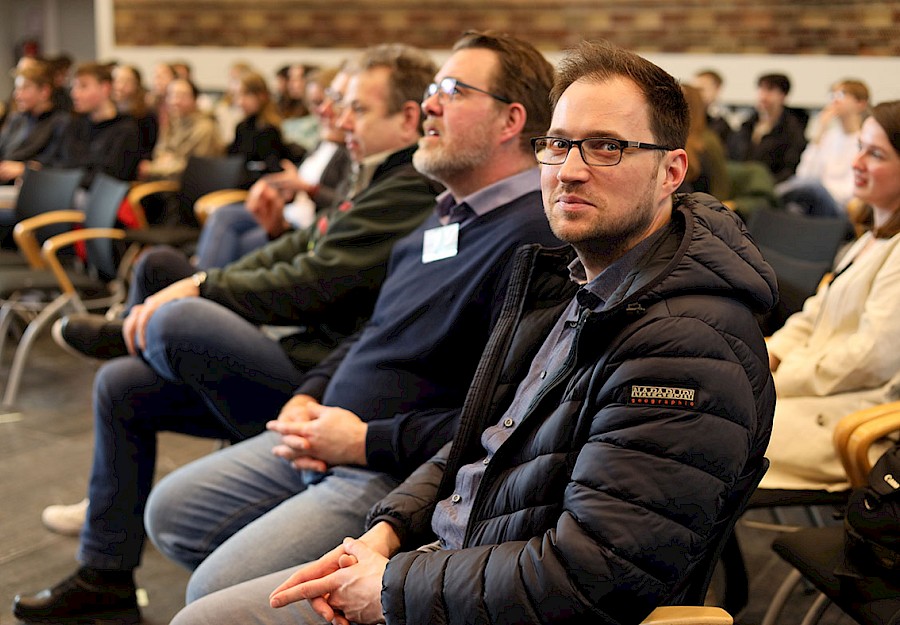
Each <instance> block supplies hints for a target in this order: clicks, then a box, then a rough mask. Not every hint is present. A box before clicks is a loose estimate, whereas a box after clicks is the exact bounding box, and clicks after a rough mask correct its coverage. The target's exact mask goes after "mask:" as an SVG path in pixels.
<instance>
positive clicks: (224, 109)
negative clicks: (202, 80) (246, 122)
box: [213, 61, 253, 145]
mask: <svg viewBox="0 0 900 625" xmlns="http://www.w3.org/2000/svg"><path fill="white" fill-rule="evenodd" d="M252 71H253V67H251V66H250V64H249V63H245V62H244V61H235V62H234V63H232V64H231V65H230V66H229V67H228V77H227V80H226V85H225V93H223V94H222V97H221V98H219V100H218V102H216V104H215V106H214V107H213V115H214V116H215V118H216V121H217V122H218V124H219V131H220V132H221V133H222V140H223V141H225V144H226V145H228V144H230V143H231V142H233V141H234V133H235V129H236V128H237V125H238V124H239V123H241V120H243V119H244V118H245V117H246V115H247V114H246V113H245V112H244V110H243V109H242V108H241V103H240V98H239V92H240V90H241V78H242V77H243V76H244V74H246V73H247V72H252Z"/></svg>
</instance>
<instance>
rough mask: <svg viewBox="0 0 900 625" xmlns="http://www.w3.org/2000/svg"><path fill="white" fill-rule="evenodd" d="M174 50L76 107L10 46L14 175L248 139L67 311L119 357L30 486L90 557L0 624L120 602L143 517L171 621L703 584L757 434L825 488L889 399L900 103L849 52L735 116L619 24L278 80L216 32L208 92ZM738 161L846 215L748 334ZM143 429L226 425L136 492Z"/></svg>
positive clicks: (93, 75)
mask: <svg viewBox="0 0 900 625" xmlns="http://www.w3.org/2000/svg"><path fill="white" fill-rule="evenodd" d="M189 69H190V68H189V66H187V65H185V64H171V65H168V64H166V65H159V66H157V67H156V68H155V70H154V75H153V80H152V84H151V86H150V88H149V90H145V88H144V86H143V85H142V77H141V74H140V72H139V70H138V69H137V68H135V67H132V66H128V65H118V66H115V67H111V66H109V65H103V64H98V63H87V64H83V65H80V66H78V67H77V68H76V69H75V71H74V75H73V80H72V87H71V100H72V110H73V113H69V112H68V111H66V110H64V109H63V108H61V107H60V106H59V105H58V104H57V103H56V100H55V99H54V96H53V93H54V82H53V78H52V76H51V72H50V69H49V67H48V66H47V65H46V64H45V63H43V62H41V61H37V60H35V61H32V62H27V63H24V64H22V65H21V66H20V67H19V68H18V69H17V70H16V85H15V94H14V95H15V97H14V100H15V108H16V111H15V113H13V114H12V115H10V116H9V117H8V119H7V120H6V122H5V124H4V126H3V128H2V132H0V182H4V183H6V182H13V181H15V180H16V179H17V178H19V177H21V176H22V174H23V172H24V170H25V168H26V167H39V166H45V167H80V168H83V170H84V172H85V179H84V183H83V184H84V185H85V186H87V185H89V184H90V180H91V177H92V175H93V174H94V173H95V172H98V171H103V172H106V173H108V174H110V175H113V176H115V177H117V178H120V179H123V180H162V179H177V178H178V177H179V176H180V174H181V173H182V172H183V171H184V169H185V167H186V165H187V162H188V160H189V159H190V157H191V156H211V157H215V156H225V155H226V154H240V155H242V156H243V158H244V160H245V163H246V178H245V187H246V188H247V189H248V192H247V195H246V199H245V200H243V201H241V202H237V203H233V204H230V205H227V206H224V207H221V208H219V209H218V210H216V211H215V212H213V213H212V215H211V216H210V218H209V219H208V220H207V221H206V223H205V224H204V226H203V229H202V231H201V234H200V240H199V242H198V244H197V248H196V250H192V252H194V253H193V254H191V255H189V254H188V253H186V252H185V251H184V250H182V249H176V248H173V247H164V246H157V247H154V248H151V249H150V250H149V251H146V252H144V253H143V255H142V256H141V257H140V259H139V261H138V262H137V264H136V266H135V268H134V270H133V275H132V278H131V281H130V289H129V293H128V300H127V302H126V306H125V309H124V312H123V313H122V315H121V316H119V317H117V318H108V317H106V316H103V315H96V314H72V315H69V316H67V317H64V318H62V319H60V320H59V321H58V322H57V325H56V326H55V327H54V337H55V338H56V339H57V341H58V342H59V343H60V345H61V346H63V347H64V348H66V349H68V350H70V351H74V352H76V353H78V354H80V355H81V356H86V357H90V358H94V359H99V360H103V361H105V362H103V364H102V366H101V367H100V369H99V371H98V372H97V374H96V379H95V383H94V387H93V411H94V424H95V429H94V451H93V461H92V466H91V474H90V480H89V486H88V492H87V497H86V499H85V500H84V501H83V502H82V503H80V504H75V505H72V506H61V507H60V506H55V507H51V508H52V509H48V510H46V511H45V515H44V520H45V523H46V524H47V525H48V526H49V527H50V528H51V529H54V530H57V531H62V532H72V533H75V532H77V533H79V550H78V555H77V560H78V562H79V566H78V568H77V569H76V570H75V571H74V573H73V574H72V575H71V576H69V577H67V578H65V579H64V580H62V581H61V582H58V583H56V584H53V585H49V586H48V588H47V589H46V590H44V591H41V592H37V593H35V594H28V593H24V594H21V595H19V596H17V597H16V599H15V602H14V605H13V613H14V615H15V616H16V617H17V618H19V619H22V620H24V621H27V622H41V623H78V622H83V621H85V620H87V621H90V620H96V621H103V622H105V621H109V622H117V623H137V622H139V621H140V611H139V608H138V604H137V598H136V586H135V579H134V571H135V569H136V568H138V567H139V565H140V563H141V557H142V550H143V546H144V542H145V540H146V538H148V537H149V538H150V540H151V541H152V542H153V543H154V544H155V545H156V547H157V548H158V549H159V550H160V551H161V552H162V553H163V554H165V555H166V556H167V557H169V558H171V559H172V560H174V561H176V562H178V563H179V564H181V565H183V566H185V567H186V568H188V569H189V570H190V571H192V573H191V577H190V581H189V583H188V586H187V589H186V604H187V605H186V606H185V608H184V609H183V610H182V611H181V612H180V613H179V614H178V615H177V616H176V617H175V621H174V622H175V623H177V624H179V625H184V624H188V623H212V622H214V623H220V622H265V623H282V622H283V623H325V622H335V623H349V622H354V623H379V622H388V623H392V622H407V623H422V624H425V623H435V622H447V623H474V622H490V623H537V622H542V623H552V622H591V623H595V622H596V623H639V622H640V621H641V619H643V618H644V617H645V616H646V615H647V614H649V613H650V612H651V611H652V610H653V609H654V608H656V607H657V606H661V605H670V604H678V603H692V602H697V601H700V600H702V596H696V589H695V588H694V584H693V582H692V580H694V579H697V578H701V579H702V578H705V575H706V572H707V569H708V568H709V567H710V559H715V557H716V556H717V553H718V551H717V550H718V549H719V548H720V546H721V544H722V542H723V541H724V539H725V538H726V534H727V533H728V532H729V531H730V527H731V524H732V523H733V521H734V519H735V518H736V517H737V515H739V514H740V512H741V510H742V506H743V504H744V502H745V501H746V498H747V497H748V496H749V493H750V492H751V491H752V490H753V489H754V488H755V485H756V483H757V481H758V480H759V478H760V475H761V473H762V471H763V470H764V467H765V461H764V456H765V457H767V458H768V459H769V460H770V461H771V468H770V469H769V471H768V473H767V474H766V475H765V476H764V477H763V478H762V480H763V481H762V487H763V488H775V489H812V488H817V489H826V490H835V489H841V488H846V487H847V483H846V478H845V476H844V474H843V471H842V469H841V466H840V463H839V462H838V461H837V459H836V458H835V456H834V452H833V451H832V447H831V432H832V431H833V428H834V426H835V424H836V422H837V421H838V420H839V419H840V418H841V417H843V416H845V415H846V414H848V413H850V412H853V411H855V410H858V409H860V408H864V407H868V406H872V405H876V404H878V403H881V402H884V401H889V400H892V399H896V397H894V395H895V393H896V389H897V388H900V385H898V384H897V381H898V380H897V377H898V375H900V362H898V358H900V356H897V354H900V349H897V350H895V349H892V348H891V346H892V345H893V343H894V339H893V335H892V333H891V332H890V323H891V320H892V319H893V318H894V317H895V316H897V315H898V314H900V310H898V307H900V298H898V297H894V290H895V289H897V288H898V286H897V285H900V281H898V278H900V276H898V277H896V278H895V277H894V272H895V271H896V272H900V256H898V254H900V252H897V251H896V250H895V247H896V243H897V241H900V237H898V233H900V185H898V181H900V103H898V102H886V103H881V104H879V105H878V106H875V107H874V108H870V106H869V101H870V95H869V91H868V88H867V86H866V85H864V84H863V83H861V82H860V81H856V80H851V79H845V80H841V81H838V82H836V83H834V85H833V86H832V89H831V100H830V102H829V104H828V105H827V106H826V107H825V108H824V109H823V110H822V112H821V113H820V114H819V115H818V116H817V117H816V118H815V119H814V120H813V121H812V122H810V125H811V126H812V130H811V131H810V135H809V137H810V140H809V143H808V144H807V139H806V135H805V132H806V127H807V116H806V114H805V112H803V111H800V110H797V109H791V108H790V107H788V106H787V105H786V97H787V95H788V93H789V91H790V86H791V85H790V80H789V79H788V77H787V76H785V75H783V74H767V75H764V76H761V77H760V78H759V79H758V102H757V104H756V107H755V110H754V112H753V113H752V115H751V116H750V117H749V118H748V119H746V120H744V121H743V122H741V123H740V124H738V123H736V122H735V119H734V118H733V116H731V115H730V114H728V112H727V111H726V110H725V108H724V107H723V105H722V104H721V102H720V96H719V90H720V88H721V87H722V84H723V81H722V78H721V76H719V75H718V74H717V73H716V72H714V71H712V70H705V71H703V72H700V73H698V74H697V75H696V76H695V77H694V81H693V83H692V84H690V85H688V84H680V83H679V82H678V81H677V80H676V79H675V78H674V77H673V76H671V75H669V74H668V73H666V72H665V71H664V70H663V69H661V68H660V67H657V66H656V65H654V64H653V63H651V62H649V61H647V60H646V59H644V58H642V57H640V56H638V55H636V54H634V53H632V52H629V51H626V50H623V49H621V48H618V47H616V46H614V45H611V44H608V43H605V42H596V43H591V42H584V43H582V44H581V45H579V46H578V47H576V48H575V49H573V50H572V51H570V52H569V53H568V54H567V55H566V57H565V58H564V59H563V60H562V61H561V62H560V63H559V65H558V66H557V67H556V68H554V67H553V66H551V65H550V64H549V63H548V61H547V60H546V59H545V58H544V56H543V55H542V54H541V53H540V52H539V51H538V50H536V49H535V48H534V47H533V46H532V45H530V44H529V43H527V42H525V41H523V40H520V39H518V38H515V37H512V36H508V35H502V34H497V33H479V32H470V33H466V34H465V35H463V36H462V37H461V38H460V39H459V40H458V41H457V42H456V44H455V46H454V47H453V49H452V51H451V54H450V55H449V56H448V57H447V58H446V60H445V61H444V63H443V64H442V65H441V66H436V65H435V64H434V61H433V60H432V58H431V56H430V55H429V54H427V53H426V52H424V51H422V50H418V49H415V48H412V47H409V46H405V45H400V44H384V45H379V46H374V47H372V48H370V49H367V50H365V51H364V52H362V53H361V54H359V55H357V56H355V57H353V58H349V59H347V60H346V61H345V62H344V63H343V64H342V65H341V67H340V68H334V69H324V68H312V67H308V66H304V65H302V64H295V65H289V66H285V67H284V68H282V70H281V71H279V73H278V79H279V80H278V83H277V84H278V85H279V88H278V90H277V91H276V92H274V93H273V92H270V89H269V87H268V85H267V81H266V79H265V77H264V76H263V75H261V74H260V73H258V72H256V71H254V70H253V69H252V68H251V67H249V66H248V65H246V64H244V63H235V64H234V65H232V66H231V67H230V68H229V70H228V71H229V88H228V91H227V92H226V94H225V96H224V97H222V98H221V99H220V101H219V102H218V103H216V104H215V105H213V106H210V105H209V104H208V103H204V98H203V96H202V94H201V93H200V92H199V90H198V88H197V86H196V85H195V83H194V82H193V81H192V79H191V77H190V72H189ZM285 120H291V123H287V122H285ZM283 124H284V125H283ZM223 125H227V128H223ZM287 129H290V130H289V131H288V130H287ZM744 161H754V162H758V163H761V164H762V165H761V166H762V167H764V169H765V170H766V171H767V172H768V173H767V175H769V174H771V185H772V188H773V193H777V199H776V201H777V202H779V203H780V205H781V206H782V208H783V209H784V210H791V211H794V212H801V213H804V214H807V215H810V216H811V217H810V218H813V217H814V216H824V215H831V216H834V215H848V217H847V218H848V220H849V219H850V218H851V216H852V218H853V219H854V220H856V221H857V222H858V223H859V224H861V226H860V227H861V228H862V229H865V233H864V234H862V236H860V237H859V238H858V239H857V240H856V241H854V242H852V243H851V244H850V245H849V247H848V249H847V250H846V252H845V253H844V254H843V255H842V256H841V258H840V259H839V260H838V261H837V262H836V265H835V271H834V273H833V274H832V275H831V277H830V279H829V280H828V281H826V282H825V283H823V285H822V286H821V287H820V289H819V290H818V292H817V293H816V294H815V295H814V296H813V297H811V298H810V299H809V300H807V302H806V303H805V305H804V306H803V309H802V310H801V311H799V312H797V313H796V314H794V315H793V316H791V317H790V318H789V319H788V321H787V323H786V324H785V325H784V327H783V328H781V329H780V330H778V331H777V332H776V333H775V334H774V335H773V336H772V337H771V338H770V339H769V340H768V342H767V341H766V340H765V339H764V337H763V334H762V331H761V329H760V325H759V319H760V318H761V317H762V316H763V315H765V314H766V313H767V312H768V311H770V310H771V309H772V308H773V307H774V306H775V304H776V302H777V300H778V285H777V278H776V274H775V272H774V271H773V269H772V268H771V267H770V266H769V264H768V263H767V262H766V259H765V258H764V255H763V253H762V252H760V250H759V249H758V248H757V246H756V244H755V243H754V241H753V239H752V237H751V236H750V235H749V234H748V231H747V228H746V227H745V225H744V223H743V219H742V217H744V216H746V215H744V214H742V213H741V214H739V213H738V212H736V211H735V210H733V209H731V208H728V207H727V206H726V205H725V204H723V203H722V201H724V200H730V199H732V198H733V197H735V195H737V194H739V190H738V189H735V188H734V187H735V185H733V184H732V182H733V181H732V180H731V179H730V177H729V171H730V169H729V168H730V167H731V166H732V164H733V163H734V162H744ZM776 183H778V184H777V187H776V186H775V185H776ZM773 197H776V196H775V195H773ZM720 200H721V201H720ZM854 202H858V203H859V204H860V205H864V206H865V209H864V210H861V211H858V212H853V213H852V215H849V214H848V206H849V205H852V204H853V203H854ZM0 271H2V269H0ZM776 396H777V402H776ZM162 431H174V432H179V433H182V434H187V435H191V436H197V437H205V438H212V439H223V440H226V441H228V442H230V443H231V444H230V445H229V446H226V447H224V448H222V449H220V450H218V451H216V452H214V453H212V454H210V455H208V456H206V457H203V458H201V459H199V460H196V461H194V462H192V463H190V464H188V465H186V466H183V467H180V468H179V469H177V470H175V471H174V472H173V473H171V474H169V475H168V476H166V477H165V478H164V479H163V480H161V481H160V482H159V483H158V484H156V485H154V484H153V473H154V466H155V462H156V451H157V434H158V433H159V432H162ZM770 438H771V440H770ZM702 590H705V589H702Z"/></svg>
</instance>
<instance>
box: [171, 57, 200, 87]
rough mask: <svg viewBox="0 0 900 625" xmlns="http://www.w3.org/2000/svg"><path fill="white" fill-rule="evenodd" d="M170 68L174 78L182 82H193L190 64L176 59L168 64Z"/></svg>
mask: <svg viewBox="0 0 900 625" xmlns="http://www.w3.org/2000/svg"><path fill="white" fill-rule="evenodd" d="M170 65H171V66H172V70H173V71H174V72H175V78H181V79H182V80H190V81H191V82H193V80H194V76H193V70H192V69H191V64H190V63H188V62H187V61H183V60H181V59H177V60H175V61H172V62H171V63H170Z"/></svg>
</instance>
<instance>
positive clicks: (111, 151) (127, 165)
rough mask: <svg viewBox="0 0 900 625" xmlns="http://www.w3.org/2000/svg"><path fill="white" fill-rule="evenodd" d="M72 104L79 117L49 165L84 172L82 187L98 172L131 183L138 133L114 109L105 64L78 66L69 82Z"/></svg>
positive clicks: (126, 117) (129, 119)
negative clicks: (74, 168)
mask: <svg viewBox="0 0 900 625" xmlns="http://www.w3.org/2000/svg"><path fill="white" fill-rule="evenodd" d="M72 105H73V108H74V110H75V112H76V113H78V115H76V116H75V117H74V118H73V119H72V121H71V122H70V123H69V125H68V126H67V128H66V132H65V134H64V135H63V139H62V141H60V144H59V149H58V150H57V151H56V153H55V154H54V156H53V157H52V158H51V159H50V163H49V164H50V165H53V166H56V167H80V168H82V169H84V170H85V174H84V178H82V182H81V184H82V186H84V187H85V188H86V187H89V186H90V184H91V182H92V181H93V180H94V174H95V173H96V172H98V171H102V172H105V173H107V174H109V175H110V176H113V177H114V178H119V179H120V180H134V179H135V176H136V174H137V165H138V161H139V160H140V133H139V131H138V125H137V122H136V121H134V119H133V118H132V117H131V116H130V115H122V114H121V113H119V111H118V109H116V105H115V103H114V102H113V100H112V72H111V69H110V67H109V66H108V65H101V64H99V63H84V64H82V65H79V66H78V68H77V69H76V70H75V78H74V80H73V82H72Z"/></svg>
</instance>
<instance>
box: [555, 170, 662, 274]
mask: <svg viewBox="0 0 900 625" xmlns="http://www.w3.org/2000/svg"><path fill="white" fill-rule="evenodd" d="M580 187H581V185H566V186H561V187H557V189H555V190H554V192H553V196H552V197H557V196H558V195H562V194H565V193H570V192H571V193H574V194H576V195H584V193H579V191H580ZM654 191H655V186H654V185H653V184H650V183H648V184H647V185H646V186H645V188H644V191H643V193H642V194H641V196H640V197H639V198H638V200H637V201H636V202H635V204H634V205H633V207H632V208H631V209H630V210H627V211H625V212H624V213H623V214H620V215H616V216H612V215H610V214H609V209H608V207H607V204H606V203H605V202H603V203H600V202H598V203H596V204H595V205H594V206H595V209H596V210H597V211H598V213H599V218H595V220H594V221H593V222H592V223H589V224H587V225H580V226H578V227H572V226H571V225H570V224H568V223H567V222H568V220H567V219H566V218H565V217H562V216H560V215H557V214H554V212H553V211H552V210H551V209H550V208H546V210H545V212H546V214H547V220H548V221H549V222H550V229H551V230H552V231H553V234H554V235H556V237H557V238H558V239H560V240H561V241H564V242H566V243H569V244H571V245H572V247H574V248H575V249H576V250H577V251H578V252H579V254H580V255H582V256H584V257H587V258H595V259H597V260H599V261H601V262H602V263H603V264H604V265H606V264H609V262H614V261H615V259H617V258H619V257H620V256H621V255H622V254H624V253H625V252H626V251H628V250H629V249H631V248H632V247H634V245H636V244H637V242H639V241H640V240H641V239H642V238H643V237H644V236H645V235H646V233H647V230H648V229H649V228H650V226H651V224H652V223H653V220H654V218H655V214H656V211H655V202H654V195H655V193H654ZM585 199H589V200H593V198H591V197H589V196H587V197H585ZM595 217H596V216H595ZM607 261H609V262H607Z"/></svg>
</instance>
